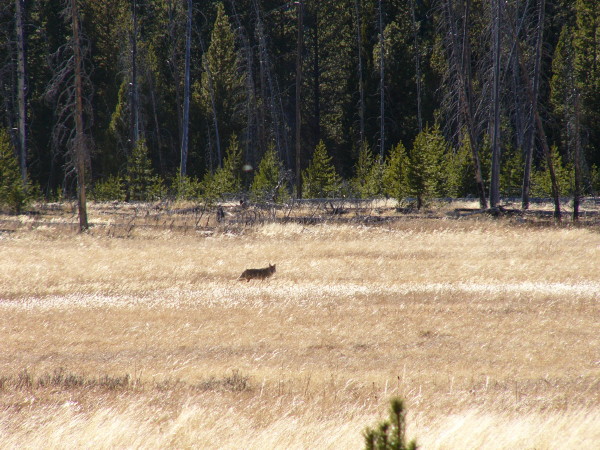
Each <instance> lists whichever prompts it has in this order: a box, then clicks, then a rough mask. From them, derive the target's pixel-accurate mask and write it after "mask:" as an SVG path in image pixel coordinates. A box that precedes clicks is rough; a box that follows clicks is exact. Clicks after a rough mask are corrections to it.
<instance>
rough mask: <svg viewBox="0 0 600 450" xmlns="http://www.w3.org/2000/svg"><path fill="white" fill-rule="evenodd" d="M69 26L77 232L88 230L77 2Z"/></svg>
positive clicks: (81, 70)
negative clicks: (73, 114) (73, 75)
mask: <svg viewBox="0 0 600 450" xmlns="http://www.w3.org/2000/svg"><path fill="white" fill-rule="evenodd" d="M71 26H72V29H73V53H74V58H75V142H74V144H73V153H74V160H75V161H74V162H75V172H76V174H77V205H78V210H79V231H85V230H87V229H88V227H89V225H88V218H87V204H86V197H85V160H86V157H85V155H86V139H85V135H84V129H83V81H82V80H83V76H82V73H83V69H82V64H83V62H82V60H83V57H82V52H81V37H80V34H79V11H78V9H77V0H71Z"/></svg>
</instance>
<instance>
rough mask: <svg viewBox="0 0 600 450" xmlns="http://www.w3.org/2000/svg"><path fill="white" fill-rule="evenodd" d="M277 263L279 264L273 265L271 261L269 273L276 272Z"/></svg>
mask: <svg viewBox="0 0 600 450" xmlns="http://www.w3.org/2000/svg"><path fill="white" fill-rule="evenodd" d="M276 265H277V264H273V265H271V263H269V273H275V266H276Z"/></svg>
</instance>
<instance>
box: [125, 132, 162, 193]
mask: <svg viewBox="0 0 600 450" xmlns="http://www.w3.org/2000/svg"><path fill="white" fill-rule="evenodd" d="M126 185H127V201H131V200H133V201H147V200H154V199H155V198H157V197H160V195H161V193H162V190H163V186H162V180H161V179H160V177H158V176H157V175H155V174H154V170H153V169H152V162H151V161H150V158H149V157H148V147H147V146H146V141H145V140H144V139H140V140H139V141H138V143H137V145H136V146H135V147H134V148H133V151H132V153H131V156H130V157H129V161H128V163H127V176H126Z"/></svg>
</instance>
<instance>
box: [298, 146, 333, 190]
mask: <svg viewBox="0 0 600 450" xmlns="http://www.w3.org/2000/svg"><path fill="white" fill-rule="evenodd" d="M341 182H342V180H341V178H340V177H339V175H338V174H337V173H336V171H335V167H334V165H333V162H332V158H331V156H329V155H328V154H327V147H326V146H325V143H324V142H323V141H320V142H319V144H318V145H317V147H316V148H315V152H314V153H313V157H312V159H311V161H310V163H309V164H308V167H307V168H306V169H305V170H304V171H303V172H302V196H303V197H304V198H327V197H335V196H336V195H338V194H339V191H340V187H341Z"/></svg>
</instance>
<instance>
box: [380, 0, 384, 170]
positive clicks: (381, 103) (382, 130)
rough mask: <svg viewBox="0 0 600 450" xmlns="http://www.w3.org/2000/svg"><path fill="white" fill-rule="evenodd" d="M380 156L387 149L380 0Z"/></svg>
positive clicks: (381, 157)
mask: <svg viewBox="0 0 600 450" xmlns="http://www.w3.org/2000/svg"><path fill="white" fill-rule="evenodd" d="M379 40H380V45H379V114H380V118H379V134H380V136H379V158H380V161H383V156H384V151H385V58H384V56H385V40H384V36H383V6H382V4H381V0H379Z"/></svg>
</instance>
